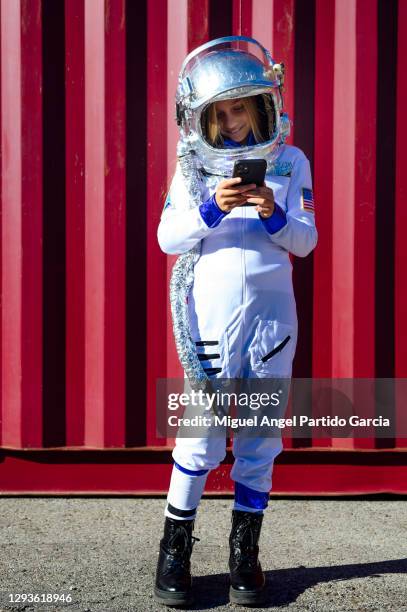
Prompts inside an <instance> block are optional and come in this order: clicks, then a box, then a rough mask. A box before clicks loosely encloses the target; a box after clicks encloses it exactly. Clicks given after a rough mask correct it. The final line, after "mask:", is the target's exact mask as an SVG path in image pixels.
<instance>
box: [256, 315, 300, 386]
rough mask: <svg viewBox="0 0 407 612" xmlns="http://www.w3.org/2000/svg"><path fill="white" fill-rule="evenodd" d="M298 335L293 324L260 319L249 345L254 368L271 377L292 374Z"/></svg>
mask: <svg viewBox="0 0 407 612" xmlns="http://www.w3.org/2000/svg"><path fill="white" fill-rule="evenodd" d="M296 336H297V333H296V329H295V327H294V326H293V325H289V324H287V323H281V322H280V321H276V320H265V321H259V324H258V326H257V328H256V332H255V336H254V339H253V342H252V344H251V345H250V347H249V352H250V364H251V367H252V370H253V371H254V372H256V373H258V374H260V375H263V376H269V377H275V376H284V377H285V376H291V371H292V361H293V358H294V353H295V346H296Z"/></svg>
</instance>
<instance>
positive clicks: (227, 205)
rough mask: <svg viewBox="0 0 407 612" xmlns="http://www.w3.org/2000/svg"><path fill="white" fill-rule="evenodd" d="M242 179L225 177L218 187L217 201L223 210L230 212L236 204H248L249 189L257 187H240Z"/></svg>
mask: <svg viewBox="0 0 407 612" xmlns="http://www.w3.org/2000/svg"><path fill="white" fill-rule="evenodd" d="M241 181H242V179H241V177H240V176H238V177H236V178H231V179H225V180H224V181H221V182H220V183H219V185H218V186H217V188H216V193H215V198H216V203H217V205H218V206H219V208H220V209H221V210H222V211H223V212H230V211H231V210H232V209H233V208H235V206H241V205H242V204H246V202H247V197H246V194H247V192H248V191H252V190H253V189H255V187H256V185H254V184H252V185H242V186H241V187H239V186H238V185H239V183H240V182H241Z"/></svg>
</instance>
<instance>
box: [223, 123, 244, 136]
mask: <svg viewBox="0 0 407 612" xmlns="http://www.w3.org/2000/svg"><path fill="white" fill-rule="evenodd" d="M243 128H244V126H243V125H241V126H240V127H238V128H236V129H235V130H228V131H227V134H228V135H229V136H234V135H235V134H238V133H239V132H240V131H241V130H243Z"/></svg>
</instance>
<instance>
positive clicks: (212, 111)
mask: <svg viewBox="0 0 407 612" xmlns="http://www.w3.org/2000/svg"><path fill="white" fill-rule="evenodd" d="M239 101H240V102H241V103H242V104H243V106H244V109H245V111H246V113H247V116H248V118H249V123H250V128H251V130H252V132H253V137H254V139H255V141H256V143H258V142H264V138H263V136H262V133H261V131H260V117H259V110H258V107H257V104H256V99H255V97H254V96H249V97H248V98H240V99H239ZM202 127H203V129H204V133H205V135H206V139H207V141H208V142H209V144H210V145H212V146H213V147H222V146H223V144H224V141H223V136H222V134H221V131H220V127H219V122H218V118H217V116H216V102H213V103H212V104H210V105H209V106H208V108H206V109H205V111H204V114H203V122H202Z"/></svg>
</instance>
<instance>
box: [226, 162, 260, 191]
mask: <svg viewBox="0 0 407 612" xmlns="http://www.w3.org/2000/svg"><path fill="white" fill-rule="evenodd" d="M266 170H267V162H266V160H265V159H241V160H240V161H236V162H235V165H234V166H233V175H232V177H233V178H236V177H238V176H240V177H241V178H242V182H241V183H239V184H240V185H250V183H255V184H256V185H257V186H258V187H261V186H262V185H263V183H264V179H265V177H266Z"/></svg>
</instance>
